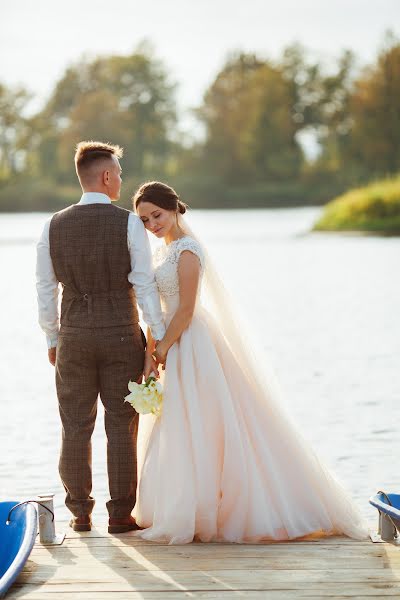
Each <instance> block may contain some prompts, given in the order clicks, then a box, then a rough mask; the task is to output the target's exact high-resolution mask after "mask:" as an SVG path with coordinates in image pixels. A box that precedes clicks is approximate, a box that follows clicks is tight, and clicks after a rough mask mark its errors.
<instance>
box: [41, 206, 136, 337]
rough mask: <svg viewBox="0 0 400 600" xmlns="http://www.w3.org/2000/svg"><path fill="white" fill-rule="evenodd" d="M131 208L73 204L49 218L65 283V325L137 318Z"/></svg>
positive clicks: (53, 257) (54, 260) (52, 242)
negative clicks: (131, 278) (132, 277)
mask: <svg viewBox="0 0 400 600" xmlns="http://www.w3.org/2000/svg"><path fill="white" fill-rule="evenodd" d="M128 217H129V211H127V210H125V209H123V208H119V207H117V206H114V205H112V204H87V205H74V206H70V207H69V208H66V209H65V210H62V211H60V212H58V213H56V214H55V215H54V216H53V218H52V220H51V223H50V255H51V260H52V263H53V267H54V271H55V274H56V277H57V279H58V281H60V282H61V284H62V286H63V297H62V304H61V326H63V325H67V326H74V327H113V326H116V325H129V324H132V323H137V321H138V312H137V305H136V298H135V293H134V290H133V288H132V285H131V284H130V283H129V281H128V274H129V272H130V270H131V262H130V255H129V250H128V243H127V227H128Z"/></svg>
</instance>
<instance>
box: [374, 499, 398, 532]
mask: <svg viewBox="0 0 400 600" xmlns="http://www.w3.org/2000/svg"><path fill="white" fill-rule="evenodd" d="M369 503H370V504H371V505H372V506H374V507H375V508H376V509H377V510H378V512H379V528H378V533H379V534H380V536H381V538H382V539H383V540H385V541H393V540H395V539H396V538H398V536H399V534H398V532H399V531H400V494H386V493H385V492H382V491H379V492H377V493H376V494H375V495H374V496H371V498H370V499H369Z"/></svg>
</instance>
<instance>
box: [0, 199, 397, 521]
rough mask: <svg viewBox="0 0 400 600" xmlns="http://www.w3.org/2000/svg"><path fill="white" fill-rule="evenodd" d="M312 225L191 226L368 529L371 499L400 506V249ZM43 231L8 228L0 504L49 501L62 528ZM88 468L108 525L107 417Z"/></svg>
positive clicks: (307, 212)
mask: <svg viewBox="0 0 400 600" xmlns="http://www.w3.org/2000/svg"><path fill="white" fill-rule="evenodd" d="M317 214H318V209H311V208H302V209H284V210H254V211H247V212H246V211H238V210H235V211H226V212H224V211H196V212H194V213H193V215H192V222H193V224H194V225H195V226H196V230H197V231H198V232H199V233H200V235H201V237H202V238H203V240H204V241H205V242H206V243H207V246H208V248H209V251H210V252H211V254H212V256H213V257H214V258H215V261H216V263H217V265H218V267H219V270H220V272H221V274H222V275H223V277H224V279H225V281H226V284H227V287H228V288H229V289H230V291H231V292H232V293H233V294H234V295H235V296H236V298H237V300H238V302H239V304H240V306H241V307H242V309H243V310H244V311H246V313H247V320H249V319H250V318H251V325H250V328H251V330H252V332H253V333H254V332H255V333H256V335H257V336H258V338H259V340H262V343H263V346H264V348H265V350H266V351H267V353H268V356H269V357H270V358H271V359H272V361H273V365H274V367H275V369H276V371H277V374H278V376H279V379H280V381H281V384H282V387H283V389H284V392H285V398H286V400H285V402H286V404H287V406H288V407H289V408H290V410H291V411H292V412H293V414H294V416H295V418H296V421H297V422H298V424H299V426H300V427H301V429H302V431H303V433H304V435H305V436H306V437H307V438H308V439H309V440H310V441H311V443H312V444H313V446H314V448H315V449H316V450H317V451H318V453H319V454H320V456H321V457H322V458H323V459H324V460H325V461H326V462H327V463H328V465H329V466H330V467H332V469H333V470H334V471H335V472H336V474H337V476H338V477H339V479H341V480H342V481H343V482H344V483H345V485H346V486H347V487H348V488H349V489H350V490H351V491H352V493H353V494H354V496H355V497H356V498H357V500H358V502H359V504H360V507H361V508H362V510H363V511H364V513H365V514H366V515H367V516H368V517H369V518H371V517H372V518H374V516H375V515H374V511H373V510H372V509H370V508H369V507H368V503H367V500H368V497H369V495H371V494H372V493H373V492H375V491H376V489H378V488H383V489H385V490H389V491H393V492H396V491H397V492H400V478H399V476H398V474H397V464H396V463H395V461H394V457H397V456H399V451H400V441H399V436H398V432H397V423H399V422H400V364H399V363H400V320H399V306H400V280H399V277H398V265H399V254H400V240H399V239H396V238H378V237H363V236H339V235H322V234H308V231H309V228H310V226H311V224H312V222H313V221H314V219H315V218H316V215H317ZM46 218H47V215H44V214H19V215H0V258H1V263H0V264H1V268H2V278H1V295H0V303H1V310H0V331H1V348H0V352H1V357H0V452H1V460H0V485H1V487H0V496H1V499H6V498H7V499H16V500H20V499H23V498H27V497H30V496H34V495H36V494H37V493H43V492H48V491H53V492H55V493H56V508H57V517H58V519H65V518H67V510H66V509H65V508H64V504H63V502H64V493H63V489H62V486H61V483H60V481H59V478H58V471H57V463H58V451H59V445H60V423H59V417H58V406H57V399H56V394H55V387H54V381H53V377H54V371H53V369H52V367H51V366H50V365H49V364H48V363H47V356H46V344H45V339H44V335H43V334H42V333H41V331H40V329H39V327H38V325H37V308H36V292H35V287H34V285H35V275H34V271H35V242H36V240H37V238H38V236H39V235H40V231H41V228H42V225H43V223H44V221H45V219H46ZM261 368H262V361H260V369H261ZM93 460H94V491H93V495H94V496H95V498H96V501H97V504H96V508H95V513H94V518H95V520H97V521H98V522H100V521H101V520H104V519H105V516H106V513H105V506H104V505H105V501H106V500H107V479H106V467H105V435H104V431H103V411H102V410H101V409H100V410H99V414H98V422H97V424H96V430H95V434H94V441H93Z"/></svg>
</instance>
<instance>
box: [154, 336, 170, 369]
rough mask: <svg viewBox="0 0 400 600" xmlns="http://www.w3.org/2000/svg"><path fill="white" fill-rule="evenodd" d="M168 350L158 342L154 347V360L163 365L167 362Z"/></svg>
mask: <svg viewBox="0 0 400 600" xmlns="http://www.w3.org/2000/svg"><path fill="white" fill-rule="evenodd" d="M167 354H168V348H167V347H166V346H165V345H164V344H163V342H162V341H161V342H158V344H157V345H156V349H155V350H154V352H153V355H152V356H153V357H154V359H155V360H156V361H157V362H158V363H161V364H163V365H164V364H165V362H166V360H167Z"/></svg>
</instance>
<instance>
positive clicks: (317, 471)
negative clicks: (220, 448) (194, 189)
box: [178, 214, 368, 539]
mask: <svg viewBox="0 0 400 600" xmlns="http://www.w3.org/2000/svg"><path fill="white" fill-rule="evenodd" d="M178 224H179V226H180V227H181V229H182V230H183V231H184V232H185V233H186V234H187V235H189V236H191V237H193V238H194V239H196V240H197V242H198V243H199V244H200V246H201V247H202V250H203V253H204V256H205V271H204V275H203V282H202V301H203V304H204V305H205V307H206V309H207V311H209V312H210V313H211V315H212V316H213V318H214V319H215V321H216V323H217V326H218V331H219V333H220V335H221V336H223V338H224V340H225V342H226V344H227V346H228V347H229V350H230V352H231V353H232V355H233V357H234V359H235V362H236V363H237V365H238V366H239V368H240V370H241V372H242V373H243V374H244V376H245V377H246V380H247V384H248V402H247V404H248V410H249V411H251V410H253V409H255V410H256V412H257V414H259V415H262V416H263V417H264V418H265V419H266V420H267V422H268V424H269V426H270V427H269V430H270V431H271V428H272V430H274V431H275V432H276V433H277V435H278V436H279V437H280V438H281V440H282V446H281V448H283V451H284V452H287V461H288V463H289V464H287V469H286V472H285V473H282V472H281V471H280V470H279V468H277V469H275V470H271V472H270V473H269V476H270V477H271V478H273V480H272V481H270V485H271V487H273V488H274V491H275V492H276V496H277V498H279V501H280V503H281V506H282V510H283V511H285V506H286V509H287V511H288V512H290V504H291V503H293V502H294V501H296V497H297V498H298V501H299V502H300V504H301V503H302V502H304V503H305V504H304V505H305V506H308V507H310V502H311V500H310V498H313V499H314V500H315V501H316V502H317V503H318V507H319V508H320V507H321V506H323V509H324V511H325V513H326V516H327V518H326V523H330V524H331V527H330V531H328V529H329V528H328V527H327V531H326V532H327V533H335V532H338V533H344V534H346V535H348V536H349V537H353V538H356V539H364V538H365V537H366V536H367V535H368V528H367V525H366V522H365V520H364V519H363V517H362V516H361V513H360V512H359V510H358V507H357V506H356V504H355V502H354V501H353V500H352V498H351V497H350V495H349V493H348V492H347V491H346V489H345V488H344V487H343V485H342V484H341V483H340V482H339V480H338V479H337V477H336V476H335V475H334V474H333V473H332V472H331V471H330V470H329V469H328V468H327V467H326V466H325V465H324V464H323V463H322V462H321V461H320V460H319V458H318V457H317V455H316V454H315V452H314V451H313V449H312V448H311V446H310V444H309V443H308V441H307V440H306V439H305V438H304V437H303V436H302V434H301V433H300V431H299V430H298V428H297V425H296V424H295V423H294V421H293V420H292V418H291V416H290V415H289V413H288V411H287V410H286V408H285V407H284V404H283V402H282V394H281V390H280V387H279V383H278V381H277V379H276V377H275V374H274V372H273V369H272V367H271V365H270V364H269V361H268V360H267V359H266V357H265V352H264V351H263V350H262V349H261V348H259V347H258V346H259V343H258V342H257V341H256V340H254V339H252V338H251V336H250V335H249V332H248V331H247V329H248V328H247V327H246V325H245V324H244V321H245V320H244V319H243V318H242V317H241V314H240V311H239V310H238V308H237V307H236V305H235V302H234V300H233V299H232V298H231V296H230V294H229V292H228V291H227V289H226V288H225V286H224V284H223V281H222V278H221V277H220V276H219V274H218V272H217V269H216V268H215V266H214V264H213V261H212V258H211V257H210V255H209V252H208V251H207V248H206V247H205V244H203V243H202V241H201V239H199V236H198V235H197V233H195V232H194V231H193V229H192V227H191V226H190V225H189V223H188V222H187V219H186V218H184V217H183V216H182V215H180V214H179V215H178ZM254 403H256V405H255V404H254ZM267 442H268V440H266V452H268V451H269V449H268V447H267ZM281 458H282V457H280V459H281ZM271 460H272V462H273V461H274V457H273V456H271ZM288 479H290V490H291V491H292V492H293V495H294V497H292V498H290V499H289V498H287V497H286V494H287V492H288V490H289V485H288V484H287V481H288ZM280 490H282V492H281V494H280ZM316 506H317V505H316ZM323 529H325V528H323Z"/></svg>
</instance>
